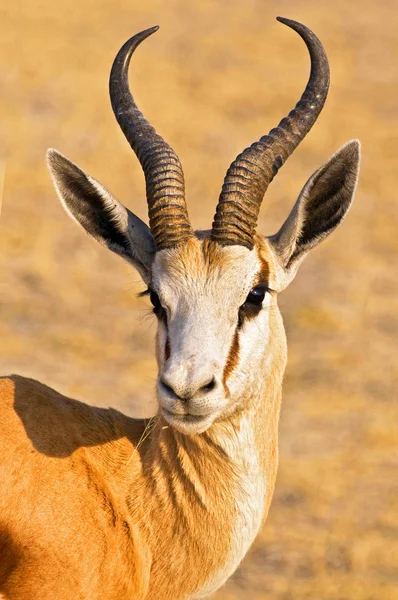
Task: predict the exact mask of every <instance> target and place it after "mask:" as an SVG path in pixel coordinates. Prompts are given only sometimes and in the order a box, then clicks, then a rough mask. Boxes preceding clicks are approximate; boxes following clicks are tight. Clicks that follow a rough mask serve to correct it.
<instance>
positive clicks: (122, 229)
mask: <svg viewBox="0 0 398 600" xmlns="http://www.w3.org/2000/svg"><path fill="white" fill-rule="evenodd" d="M47 164H48V168H49V170H50V173H51V177H52V180H53V183H54V186H55V189H56V191H57V194H58V196H59V198H60V200H61V203H62V205H63V207H64V208H65V210H66V212H67V213H68V214H69V215H70V216H71V217H72V219H73V220H74V221H76V223H78V224H79V225H81V226H82V227H83V228H84V229H85V230H86V231H87V232H88V233H89V234H90V235H92V236H93V237H94V238H95V239H96V240H98V241H99V242H100V244H102V245H103V246H106V247H107V248H109V249H110V250H112V252H116V254H119V256H122V257H123V258H124V259H126V260H127V261H128V262H130V263H131V264H132V265H134V267H135V268H136V269H137V270H138V272H139V273H140V275H141V277H142V278H143V280H144V281H145V282H146V283H148V282H149V280H150V267H151V264H152V260H153V256H154V253H155V243H154V240H153V237H152V233H151V230H150V229H149V227H148V226H147V225H145V223H144V222H143V221H141V219H139V218H138V217H136V216H135V215H134V214H133V213H132V212H130V211H129V210H128V208H126V207H125V206H123V204H121V203H120V202H118V201H117V200H116V199H115V198H114V197H113V196H112V194H110V193H109V192H108V190H107V189H105V188H104V187H103V186H102V185H101V184H100V183H99V182H98V181H97V180H96V179H94V178H93V177H90V175H87V174H86V173H84V172H83V171H82V170H81V169H80V168H79V167H78V166H77V165H75V164H74V163H73V162H71V161H70V160H68V159H67V158H66V157H65V156H63V155H62V154H61V153H60V152H58V151H57V150H53V149H50V150H48V151H47Z"/></svg>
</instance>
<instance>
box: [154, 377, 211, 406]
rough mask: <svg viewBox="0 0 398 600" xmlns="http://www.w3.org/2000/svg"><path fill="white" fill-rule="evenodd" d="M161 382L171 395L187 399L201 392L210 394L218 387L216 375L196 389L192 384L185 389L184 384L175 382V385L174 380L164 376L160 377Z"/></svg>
mask: <svg viewBox="0 0 398 600" xmlns="http://www.w3.org/2000/svg"><path fill="white" fill-rule="evenodd" d="M160 382H161V384H162V386H163V388H164V389H165V390H166V392H167V393H168V394H169V395H170V396H172V397H174V398H176V399H179V400H185V401H186V400H190V399H191V398H193V397H194V396H196V395H197V394H199V393H200V394H201V395H205V394H208V393H209V392H211V391H212V390H214V388H215V387H216V378H215V377H214V376H213V377H212V378H211V379H210V380H209V381H207V382H206V383H204V384H202V385H200V386H199V387H196V389H195V387H192V386H189V387H187V388H186V389H184V388H183V387H182V386H181V387H180V386H178V385H177V384H174V386H173V384H172V382H171V381H169V380H168V379H166V378H165V377H164V376H162V377H161V378H160Z"/></svg>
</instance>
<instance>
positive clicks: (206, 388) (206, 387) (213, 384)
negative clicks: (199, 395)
mask: <svg viewBox="0 0 398 600" xmlns="http://www.w3.org/2000/svg"><path fill="white" fill-rule="evenodd" d="M215 387H216V378H215V377H213V378H212V379H211V380H210V381H209V382H208V383H206V384H205V385H202V387H201V388H200V391H201V392H205V393H206V394H207V393H208V392H211V391H212V390H214V388H215Z"/></svg>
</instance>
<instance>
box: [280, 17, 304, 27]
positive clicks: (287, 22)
mask: <svg viewBox="0 0 398 600" xmlns="http://www.w3.org/2000/svg"><path fill="white" fill-rule="evenodd" d="M276 20H277V21H279V23H283V24H284V25H287V26H288V27H294V25H300V23H299V22H298V21H293V19H286V17H276Z"/></svg>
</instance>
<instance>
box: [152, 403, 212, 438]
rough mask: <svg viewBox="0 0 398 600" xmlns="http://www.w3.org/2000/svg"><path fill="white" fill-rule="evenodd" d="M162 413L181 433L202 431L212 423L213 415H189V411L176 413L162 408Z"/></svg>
mask: <svg viewBox="0 0 398 600" xmlns="http://www.w3.org/2000/svg"><path fill="white" fill-rule="evenodd" d="M162 415H163V417H164V418H165V419H166V421H167V422H168V423H169V425H172V426H173V427H175V429H177V430H178V431H181V433H191V434H192V433H203V432H204V431H206V429H208V428H209V427H210V425H212V423H213V421H214V419H215V415H191V414H189V413H184V414H176V413H173V412H170V411H169V410H167V409H166V408H162Z"/></svg>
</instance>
